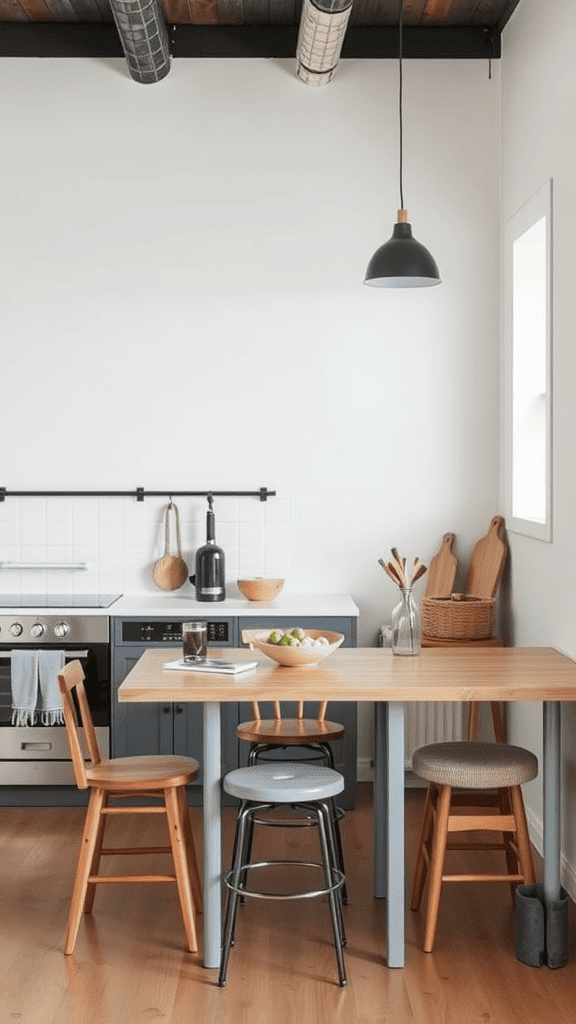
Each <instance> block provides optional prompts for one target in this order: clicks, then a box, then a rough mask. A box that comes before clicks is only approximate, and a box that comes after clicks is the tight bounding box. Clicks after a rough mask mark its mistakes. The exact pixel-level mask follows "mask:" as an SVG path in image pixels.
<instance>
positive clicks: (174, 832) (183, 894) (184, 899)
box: [164, 788, 198, 953]
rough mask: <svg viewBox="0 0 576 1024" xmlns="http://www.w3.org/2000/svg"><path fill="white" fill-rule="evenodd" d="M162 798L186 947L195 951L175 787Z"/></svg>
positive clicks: (190, 889)
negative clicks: (164, 803) (164, 805)
mask: <svg viewBox="0 0 576 1024" xmlns="http://www.w3.org/2000/svg"><path fill="white" fill-rule="evenodd" d="M164 800H165V802H166V817H167V819H168V834H169V836H170V845H171V846H172V856H173V858H174V871H175V874H176V885H177V888H178V895H179V897H180V907H181V910H182V918H183V921H184V931H185V933H186V940H187V943H188V949H189V950H190V952H191V953H195V952H196V951H197V949H198V939H197V937H196V917H195V913H194V902H193V894H192V883H191V881H190V874H189V870H188V856H187V848H186V836H185V834H184V824H183V821H182V814H181V805H180V801H179V799H178V793H177V791H176V789H175V788H170V789H165V790H164Z"/></svg>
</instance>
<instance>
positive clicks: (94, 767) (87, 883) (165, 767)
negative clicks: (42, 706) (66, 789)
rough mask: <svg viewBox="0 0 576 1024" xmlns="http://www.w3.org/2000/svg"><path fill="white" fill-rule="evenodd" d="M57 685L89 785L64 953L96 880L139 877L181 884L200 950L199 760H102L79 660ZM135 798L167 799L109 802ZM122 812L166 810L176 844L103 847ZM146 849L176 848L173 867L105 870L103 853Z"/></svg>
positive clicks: (189, 934)
mask: <svg viewBox="0 0 576 1024" xmlns="http://www.w3.org/2000/svg"><path fill="white" fill-rule="evenodd" d="M58 685H59V687H60V693H61V695H62V706H63V708H64V717H65V721H66V732H67V736H68V742H69V745H70V752H71V756H72V765H73V769H74V777H75V779H76V785H77V786H78V788H79V789H89V790H90V797H89V802H88V809H87V813H86V820H85V824H84V831H83V835H82V840H81V844H80V853H79V857H78V864H77V869H76V877H75V881H74V887H73V890H72V899H71V903H70V912H69V918H68V928H67V932H66V938H65V944H64V952H65V953H66V954H71V953H72V952H73V951H74V946H75V944H76V938H77V935H78V929H79V926H80V920H81V917H82V913H83V912H84V913H85V914H89V913H90V912H91V910H92V905H93V902H94V895H95V890H96V885H97V884H99V883H106V884H110V883H134V882H142V883H165V882H175V883H176V886H177V889H178V896H179V900H180V907H181V910H182V918H183V922H184V931H185V934H186V942H187V947H188V949H189V950H190V951H191V952H195V951H196V950H197V949H198V941H197V936H196V914H197V913H200V912H201V909H202V900H201V887H200V876H199V873H198V865H197V861H196V854H195V849H194V838H193V834H192V825H191V822H190V814H189V811H188V804H187V801H186V789H185V787H186V785H187V784H188V783H190V782H192V781H193V780H194V779H195V778H196V776H197V774H198V767H199V766H198V762H197V761H195V760H194V759H193V758H189V757H176V756H154V755H150V756H142V757H122V758H113V759H111V760H104V759H103V758H102V756H101V754H100V749H99V746H98V740H97V737H96V732H95V730H94V725H93V722H92V716H91V713H90V708H89V706H88V700H87V698H86V692H85V689H84V672H83V670H82V665H81V664H80V662H79V661H72V662H70V663H69V664H68V665H66V666H65V668H64V669H63V670H62V672H61V673H60V674H59V676H58ZM74 698H76V702H75V700H74ZM75 703H76V704H77V707H78V711H79V723H80V724H81V725H82V727H83V729H84V737H85V740H86V744H87V747H88V752H89V761H88V763H86V762H85V759H84V753H83V750H82V744H81V739H80V733H79V727H78V722H77V714H76V706H75ZM129 797H130V798H133V797H146V798H147V799H148V798H150V797H153V798H155V799H156V800H158V799H159V800H160V801H161V804H160V805H159V804H158V803H153V804H150V803H149V802H148V803H147V804H145V805H139V806H126V805H117V804H114V805H112V806H111V805H110V801H111V800H114V801H116V800H117V799H121V798H129ZM119 814H136V815H142V814H144V815H148V814H164V815H165V816H166V821H167V827H168V834H169V839H170V845H169V846H154V847H145V846H142V847H141V846H137V847H119V848H113V847H108V848H104V847H103V840H104V830H105V826H106V821H107V818H108V816H110V815H119ZM140 854H171V855H172V858H173V862H174V874H122V875H102V874H99V867H100V860H101V858H102V857H103V856H119V855H140Z"/></svg>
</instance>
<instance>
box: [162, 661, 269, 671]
mask: <svg viewBox="0 0 576 1024" xmlns="http://www.w3.org/2000/svg"><path fill="white" fill-rule="evenodd" d="M257 664H258V662H257V661H224V659H222V660H220V658H206V659H205V660H204V661H184V659H183V658H179V659H178V661H167V662H166V663H165V665H164V668H174V669H178V671H179V672H217V673H220V674H223V675H237V674H238V672H247V671H248V669H251V668H256V666H257Z"/></svg>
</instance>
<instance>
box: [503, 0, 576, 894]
mask: <svg viewBox="0 0 576 1024" xmlns="http://www.w3.org/2000/svg"><path fill="white" fill-rule="evenodd" d="M575 35H576V8H575V6H574V4H573V3H572V2H571V0H557V2H556V3H555V4H553V5H552V6H550V5H543V4H539V3H538V2H537V0H522V3H521V4H520V5H519V6H518V7H517V8H516V11H515V13H514V16H513V17H512V19H511V20H510V23H509V25H508V27H507V29H506V32H505V36H504V53H503V61H502V204H503V210H502V213H503V221H506V220H507V219H508V218H509V217H510V216H512V214H514V213H515V212H516V210H517V209H518V208H519V207H520V206H521V205H522V204H523V203H524V202H526V200H527V199H529V198H530V197H531V196H532V195H533V194H534V193H535V192H536V191H537V190H538V188H540V186H541V185H543V184H544V183H545V182H546V181H547V180H548V179H549V178H552V179H553V189H554V197H553V207H554V209H553V268H554V270H553V274H554V294H553V321H554V327H553V445H554V452H553V541H552V543H551V544H548V543H545V542H543V541H537V540H532V539H530V538H528V537H523V536H519V535H514V534H512V533H510V534H509V536H508V540H509V543H510V552H511V557H510V599H511V639H512V640H513V641H514V642H515V643H516V644H531V643H534V644H549V645H550V646H553V647H556V648H558V649H559V650H561V651H564V652H565V653H567V654H569V655H570V656H571V657H575V656H576V576H575V574H574V571H573V570H574V566H575V560H574V548H575V544H576V520H575V518H574V507H575V505H576V478H575V474H574V463H575V453H576V415H575V406H574V386H573V382H574V378H575V374H576V349H575V347H574V326H573V324H574V302H573V292H574V287H573V276H574V258H573V251H574V237H575V235H576V184H575V181H574V166H575V165H576V135H575V133H574V124H575V115H576V105H575V100H574V97H575V95H576V66H575V64H574V47H573V40H574V37H575ZM511 717H512V730H511V736H510V738H511V741H512V742H517V743H522V744H524V745H527V746H529V747H531V748H532V749H533V750H534V751H535V752H536V753H538V754H540V755H541V751H542V742H541V712H540V706H539V705H538V706H533V705H529V704H524V705H516V706H514V707H513V709H512V712H511ZM563 728H564V837H563V847H564V858H565V863H564V871H565V874H564V884H565V885H566V887H567V888H568V889H569V890H570V891H571V893H572V895H573V896H576V839H575V836H574V829H573V827H572V825H573V821H574V813H575V810H576V708H574V707H573V706H572V705H566V706H565V707H564V710H563ZM540 790H541V784H540V782H538V781H536V782H534V783H532V784H531V785H530V786H529V787H527V805H528V807H527V810H528V814H529V817H530V823H531V827H532V828H531V831H532V835H533V837H534V838H538V837H539V836H540V835H541V830H542V802H541V792H540Z"/></svg>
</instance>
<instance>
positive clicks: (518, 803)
mask: <svg viewBox="0 0 576 1024" xmlns="http://www.w3.org/2000/svg"><path fill="white" fill-rule="evenodd" d="M509 793H510V799H511V801H512V810H513V812H514V818H515V819H516V842H517V845H518V854H519V857H520V864H521V870H522V874H523V875H524V885H534V882H535V880H536V875H535V873H534V861H533V859H532V847H531V845H530V835H529V832H528V822H527V821H526V811H525V810H524V800H523V799H522V790H521V789H520V786H510V789H509Z"/></svg>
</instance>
